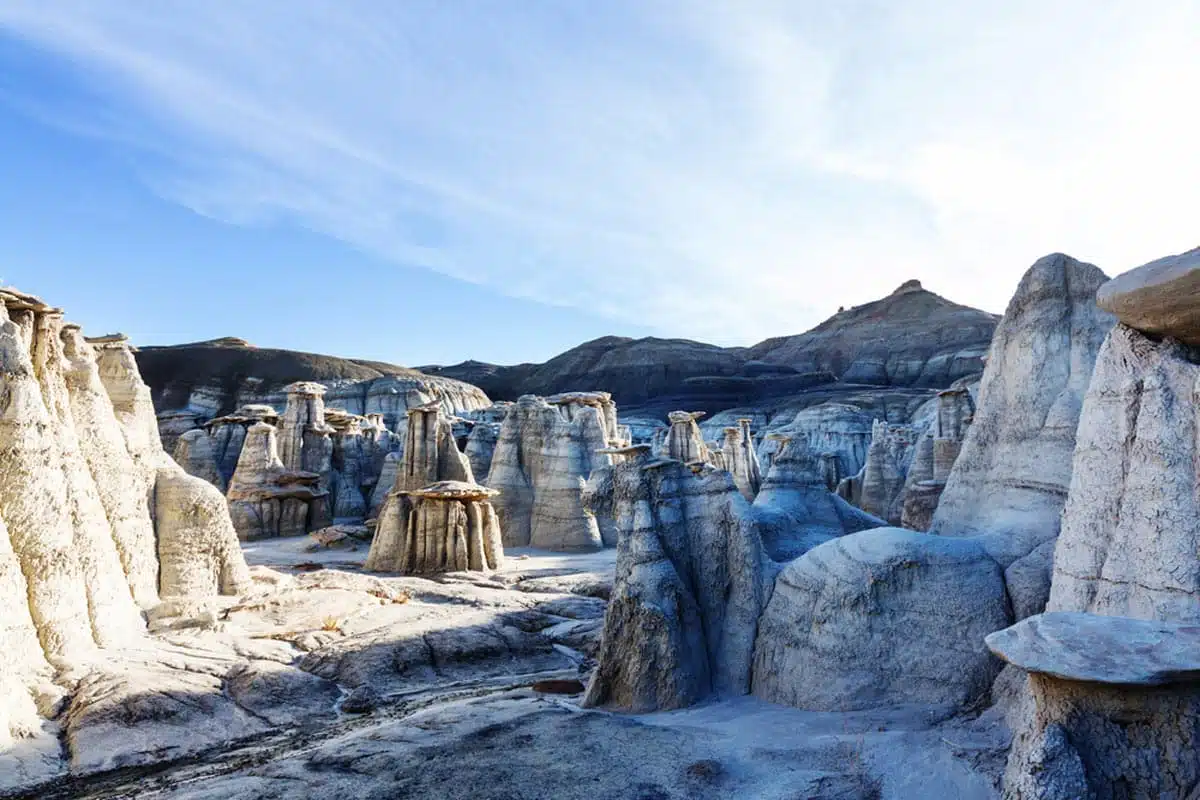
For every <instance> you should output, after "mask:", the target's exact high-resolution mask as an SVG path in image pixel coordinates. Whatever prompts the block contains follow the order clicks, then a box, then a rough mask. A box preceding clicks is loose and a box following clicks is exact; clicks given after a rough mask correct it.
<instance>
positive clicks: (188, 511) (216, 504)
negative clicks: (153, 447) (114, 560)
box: [154, 467, 250, 598]
mask: <svg viewBox="0 0 1200 800" xmlns="http://www.w3.org/2000/svg"><path fill="white" fill-rule="evenodd" d="M154 508H155V512H156V520H155V528H156V530H157V533H158V561H159V564H160V576H159V586H160V590H161V593H162V596H163V597H164V598H166V597H182V598H203V597H211V596H214V595H218V594H226V595H239V594H242V593H243V592H246V591H247V590H249V589H250V572H249V570H248V569H247V568H246V561H245V558H244V557H243V556H242V547H241V544H240V543H239V541H238V534H237V531H236V530H235V529H234V527H233V521H232V519H231V518H230V513H229V506H228V505H226V501H225V498H224V497H223V496H222V495H221V492H220V491H219V490H218V489H217V488H216V487H215V486H213V485H212V484H211V483H209V482H208V481H205V480H203V479H202V478H197V477H194V476H192V475H188V474H186V473H185V472H183V471H182V470H180V469H178V468H171V467H167V468H164V469H161V470H159V474H158V480H157V481H156V482H155V485H154Z"/></svg>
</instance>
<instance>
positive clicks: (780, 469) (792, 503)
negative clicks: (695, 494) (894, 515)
mask: <svg viewBox="0 0 1200 800" xmlns="http://www.w3.org/2000/svg"><path fill="white" fill-rule="evenodd" d="M776 436H777V437H778V438H777V439H776V441H778V442H780V443H781V444H782V448H781V449H780V450H779V451H778V452H777V453H776V454H775V455H774V457H773V458H772V462H771V468H770V470H769V471H768V472H767V477H766V479H765V480H764V481H763V485H762V488H761V489H760V490H759V492H758V496H757V497H756V498H755V499H754V510H755V511H756V512H757V514H758V517H759V520H760V522H761V534H762V540H763V544H764V546H765V547H766V550H767V552H768V553H769V554H770V556H771V558H773V559H775V560H776V561H781V562H782V561H790V560H791V559H793V558H796V557H797V556H800V555H801V554H803V553H805V552H807V551H808V550H811V549H812V548H814V547H816V546H817V545H819V544H823V543H825V542H827V541H829V540H830V539H834V538H836V537H839V536H845V535H846V534H848V533H854V532H856V531H863V530H867V529H869V528H879V527H883V526H885V525H887V523H886V522H885V521H884V520H882V519H879V518H877V517H873V516H871V515H870V514H867V513H866V512H864V511H862V510H860V509H858V508H855V507H854V506H852V505H850V504H849V503H847V502H846V501H845V500H843V499H842V498H840V497H838V496H837V495H835V494H833V493H832V492H830V491H829V490H828V489H827V488H826V485H827V484H826V482H825V480H824V478H823V477H822V476H821V467H820V460H819V458H818V457H817V456H815V455H814V454H813V451H812V448H810V447H807V446H805V444H804V443H803V442H800V443H799V444H798V445H797V444H796V443H795V442H793V441H792V440H791V439H790V438H789V437H786V436H779V435H776Z"/></svg>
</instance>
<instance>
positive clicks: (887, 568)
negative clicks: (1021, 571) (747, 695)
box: [753, 528, 1009, 711]
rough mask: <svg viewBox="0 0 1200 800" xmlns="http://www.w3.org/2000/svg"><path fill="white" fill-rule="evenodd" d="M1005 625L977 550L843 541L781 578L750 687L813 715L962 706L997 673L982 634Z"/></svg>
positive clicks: (916, 540) (1000, 598) (912, 540)
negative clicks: (881, 707) (896, 706)
mask: <svg viewBox="0 0 1200 800" xmlns="http://www.w3.org/2000/svg"><path fill="white" fill-rule="evenodd" d="M1008 619H1009V617H1008V609H1007V601H1006V598H1005V593H1004V579H1003V576H1002V574H1001V571H1000V568H999V566H997V564H996V562H995V561H993V560H992V559H991V558H990V557H989V556H988V554H987V553H986V552H985V551H984V549H983V548H982V547H980V546H979V545H978V544H977V543H975V542H972V541H968V540H961V539H951V538H946V537H935V536H929V535H927V534H920V533H914V532H912V531H906V530H903V529H900V528H883V529H880V530H873V531H866V532H864V533H856V534H854V535H852V536H845V537H841V538H839V539H836V540H834V541H831V542H828V543H826V544H823V545H821V546H820V547H817V548H815V549H813V550H810V551H809V552H808V553H806V554H805V555H804V556H802V557H800V558H798V559H796V560H795V561H793V562H791V563H790V564H789V565H788V566H787V567H786V568H785V569H784V570H783V572H782V573H780V575H779V578H778V579H777V580H776V582H775V591H774V593H773V594H772V596H771V602H770V603H769V604H768V605H767V608H766V611H765V612H764V613H763V615H762V618H761V619H760V620H759V625H758V641H757V644H756V645H755V650H754V682H753V691H754V694H755V695H756V696H758V697H761V698H763V699H766V700H770V701H772V702H776V703H783V704H785V705H792V706H796V707H799V708H806V709H812V710H816V711H844V710H851V709H857V708H864V707H869V706H874V705H888V704H897V703H949V704H955V705H963V704H967V703H970V702H972V701H973V700H975V699H977V698H979V697H981V696H982V695H984V694H985V693H986V692H987V690H988V688H989V686H990V685H991V683H992V680H993V679H994V678H995V677H996V674H997V672H999V663H998V662H997V661H996V660H995V659H994V658H993V657H992V656H991V655H990V654H989V653H988V651H987V649H986V648H985V647H984V644H983V638H984V636H985V635H987V634H989V633H991V632H993V631H995V630H998V629H1000V628H1003V627H1004V626H1005V625H1007V624H1008Z"/></svg>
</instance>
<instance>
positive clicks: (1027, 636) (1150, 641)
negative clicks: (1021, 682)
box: [987, 613, 1200, 800]
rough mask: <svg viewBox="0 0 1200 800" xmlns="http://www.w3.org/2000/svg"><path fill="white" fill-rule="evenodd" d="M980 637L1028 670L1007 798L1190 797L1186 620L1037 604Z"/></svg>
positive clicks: (1196, 742) (1192, 720) (1198, 677)
mask: <svg viewBox="0 0 1200 800" xmlns="http://www.w3.org/2000/svg"><path fill="white" fill-rule="evenodd" d="M987 644H988V646H989V647H990V648H991V649H992V650H993V651H994V652H995V653H996V654H997V655H999V656H1000V657H1002V658H1003V659H1005V660H1006V661H1008V662H1009V663H1011V664H1014V665H1016V666H1017V667H1020V668H1021V669H1023V670H1026V671H1028V672H1029V673H1030V678H1029V686H1030V690H1031V692H1032V695H1033V700H1034V704H1033V708H1034V712H1033V717H1032V719H1029V720H1026V721H1025V724H1024V725H1023V726H1022V727H1021V728H1020V729H1018V731H1017V732H1016V735H1015V737H1014V739H1013V744H1012V749H1011V751H1010V753H1009V759H1008V769H1007V771H1006V773H1005V776H1004V796H1005V798H1008V800H1034V799H1036V800H1068V799H1069V798H1080V797H1086V798H1096V800H1117V798H1144V799H1145V800H1150V799H1151V798H1163V797H1181V798H1182V797H1191V796H1192V794H1193V793H1194V791H1195V789H1196V787H1197V786H1198V785H1200V635H1198V633H1197V630H1196V627H1195V625H1181V624H1178V623H1162V622H1151V621H1146V620H1135V619H1128V618H1124V617H1110V616H1099V615H1094V614H1082V613H1046V614H1040V615H1038V616H1035V617H1031V618H1029V619H1026V620H1023V621H1022V622H1020V623H1018V624H1016V625H1014V626H1013V627H1011V628H1009V629H1007V630H1004V631H999V632H997V633H993V634H992V635H990V636H988V638H987Z"/></svg>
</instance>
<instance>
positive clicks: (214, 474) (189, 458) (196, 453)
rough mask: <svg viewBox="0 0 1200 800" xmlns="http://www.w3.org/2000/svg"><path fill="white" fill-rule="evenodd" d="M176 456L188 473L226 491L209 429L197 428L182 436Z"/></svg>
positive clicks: (178, 442)
mask: <svg viewBox="0 0 1200 800" xmlns="http://www.w3.org/2000/svg"><path fill="white" fill-rule="evenodd" d="M243 441H244V440H243ZM174 458H175V461H176V463H178V464H179V466H181V467H183V471H184V472H186V473H187V474H188V475H194V476H195V477H197V478H200V479H201V480H205V481H208V482H209V483H211V484H212V485H213V486H215V487H217V488H218V489H219V490H221V491H222V492H224V491H225V479H224V478H222V477H221V470H220V468H218V467H217V458H216V455H215V454H214V453H213V446H212V437H210V436H209V435H208V432H207V431H204V430H201V429H199V428H197V429H193V430H190V431H188V432H187V433H185V434H183V435H182V436H180V437H179V438H178V439H177V440H176V442H175V453H174Z"/></svg>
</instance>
